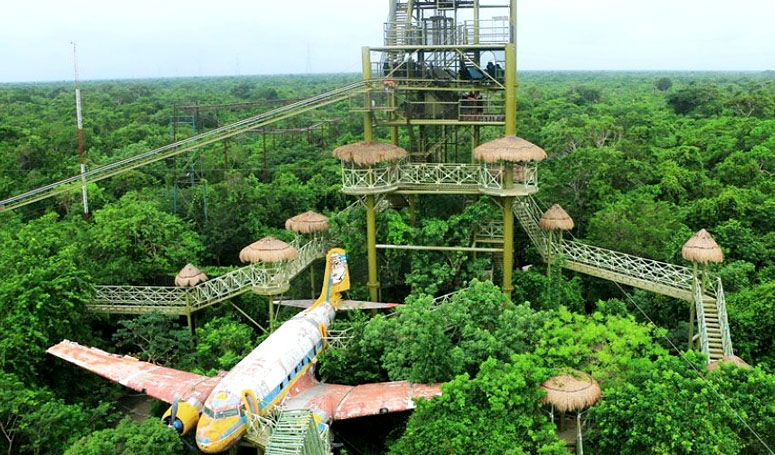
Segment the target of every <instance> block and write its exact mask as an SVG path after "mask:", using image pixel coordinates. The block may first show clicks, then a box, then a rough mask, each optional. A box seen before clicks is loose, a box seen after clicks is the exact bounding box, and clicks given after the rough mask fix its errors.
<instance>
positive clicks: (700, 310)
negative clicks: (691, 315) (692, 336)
mask: <svg viewBox="0 0 775 455" xmlns="http://www.w3.org/2000/svg"><path fill="white" fill-rule="evenodd" d="M692 283H693V286H694V307H695V308H696V311H697V327H698V329H699V330H698V333H697V334H698V335H699V336H700V352H702V353H704V354H707V355H708V356H710V342H709V340H708V325H707V320H706V319H705V305H704V304H703V297H704V296H703V295H702V286H700V280H698V279H696V278H692ZM709 358H710V357H709Z"/></svg>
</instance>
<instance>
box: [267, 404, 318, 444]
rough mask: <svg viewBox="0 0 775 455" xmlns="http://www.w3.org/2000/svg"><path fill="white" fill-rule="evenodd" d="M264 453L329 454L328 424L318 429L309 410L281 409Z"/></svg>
mask: <svg viewBox="0 0 775 455" xmlns="http://www.w3.org/2000/svg"><path fill="white" fill-rule="evenodd" d="M264 453H266V455H291V454H292V455H329V454H330V453H331V443H330V437H329V432H328V425H326V424H324V425H323V429H322V430H318V426H317V425H315V419H314V417H313V415H312V412H311V411H309V410H283V411H282V412H281V413H280V416H279V418H278V419H277V422H276V423H275V424H274V428H273V429H272V434H271V436H269V440H268V441H267V444H266V451H265V452H264Z"/></svg>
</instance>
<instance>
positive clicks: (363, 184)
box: [342, 165, 400, 193]
mask: <svg viewBox="0 0 775 455" xmlns="http://www.w3.org/2000/svg"><path fill="white" fill-rule="evenodd" d="M399 175H400V171H399V168H398V165H388V166H383V167H369V168H354V167H351V168H346V167H342V187H343V188H344V190H345V191H346V192H352V193H356V192H364V193H366V192H377V191H379V192H385V191H391V190H394V189H396V188H397V187H398V182H399ZM348 190H349V191H348Z"/></svg>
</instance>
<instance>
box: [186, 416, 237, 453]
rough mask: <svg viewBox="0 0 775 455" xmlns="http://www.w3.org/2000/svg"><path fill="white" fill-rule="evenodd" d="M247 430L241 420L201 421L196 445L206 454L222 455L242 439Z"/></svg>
mask: <svg viewBox="0 0 775 455" xmlns="http://www.w3.org/2000/svg"><path fill="white" fill-rule="evenodd" d="M245 430H246V428H245V425H244V423H243V422H242V420H241V419H239V418H235V419H222V420H210V419H206V421H205V422H203V421H202V420H200V421H199V425H198V426H197V428H196V445H197V447H199V450H201V451H202V452H204V453H220V452H223V451H224V450H227V449H229V448H230V447H231V446H232V445H234V444H235V443H236V442H237V441H238V440H239V438H241V437H242V435H243V434H244V432H245Z"/></svg>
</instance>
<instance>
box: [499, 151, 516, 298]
mask: <svg viewBox="0 0 775 455" xmlns="http://www.w3.org/2000/svg"><path fill="white" fill-rule="evenodd" d="M503 172H504V175H503V188H504V189H505V190H509V189H511V188H513V187H514V167H513V165H512V164H511V163H505V164H504V170H503ZM513 207H514V196H506V197H504V198H503V288H502V289H503V293H504V294H506V296H508V297H509V298H511V292H512V291H513V290H514V286H513V284H512V272H513V270H514V212H513Z"/></svg>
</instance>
